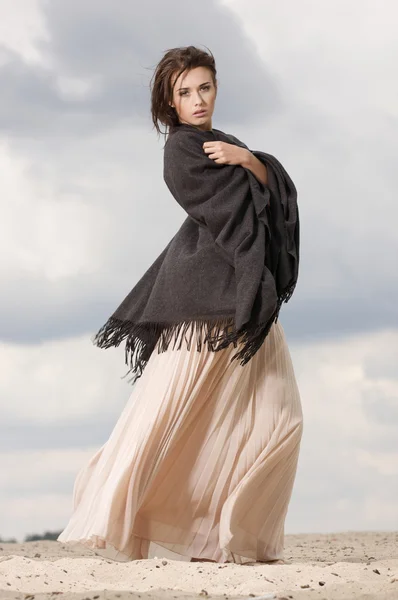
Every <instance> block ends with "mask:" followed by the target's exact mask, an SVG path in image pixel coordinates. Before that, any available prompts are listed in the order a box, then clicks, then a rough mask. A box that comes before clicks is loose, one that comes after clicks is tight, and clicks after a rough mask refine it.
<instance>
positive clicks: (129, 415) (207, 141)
mask: <svg viewBox="0 0 398 600" xmlns="http://www.w3.org/2000/svg"><path fill="white" fill-rule="evenodd" d="M154 77H155V80H154V84H153V87H152V117H153V121H154V124H155V127H156V128H157V130H158V132H159V131H160V129H159V126H158V122H159V121H160V122H161V123H163V124H166V125H167V126H168V127H169V133H168V138H167V141H166V144H165V147H164V179H165V182H166V184H167V186H168V188H169V190H170V191H171V193H172V195H173V196H174V198H175V199H176V200H177V202H179V203H180V205H181V206H182V207H183V208H184V210H185V211H186V212H187V218H186V220H185V221H184V223H183V224H182V226H181V228H180V229H179V231H178V232H177V234H176V235H175V236H174V237H173V239H172V240H171V241H170V242H169V244H168V245H167V246H166V248H165V249H164V250H163V251H162V253H161V254H160V255H159V256H158V258H157V259H156V260H155V262H154V263H153V264H152V265H151V267H150V268H149V269H148V270H147V272H146V273H145V274H144V275H143V277H142V278H141V280H140V281H139V282H138V283H137V284H136V286H134V288H133V289H132V290H131V292H130V293H129V294H128V295H127V297H126V298H125V300H124V301H123V302H122V303H121V305H120V306H119V308H118V309H117V310H116V311H115V312H114V313H113V315H112V316H111V317H110V318H109V319H108V321H107V322H106V324H105V325H104V326H103V327H102V328H101V329H100V331H99V332H98V333H97V334H96V337H95V339H94V341H95V343H96V344H97V345H98V346H99V347H102V348H107V347H109V346H112V345H114V346H116V345H118V344H120V343H121V341H123V340H126V361H127V362H130V367H131V368H130V372H132V373H133V375H134V378H133V380H134V383H135V382H137V383H136V384H135V386H134V388H133V392H132V394H131V397H130V399H129V401H128V403H127V404H126V406H125V408H124V410H123V412H122V414H121V416H120V417H119V420H118V422H117V423H116V425H115V427H114V430H113V431H112V433H111V435H110V438H109V440H108V441H107V442H106V443H105V444H104V445H103V446H102V447H101V448H100V449H99V450H98V451H97V453H96V454H95V455H94V456H93V457H92V458H91V459H90V461H89V463H88V464H87V465H86V466H85V467H84V468H82V469H81V470H80V472H79V473H78V475H77V478H76V481H75V486H74V495H73V502H74V512H73V515H72V517H71V519H70V521H69V523H68V525H67V527H66V528H65V530H64V531H63V532H62V533H61V534H60V536H59V537H58V540H59V541H62V542H68V543H74V542H81V543H83V544H85V545H86V546H88V547H90V548H95V549H101V551H102V552H104V553H105V552H106V555H107V556H111V557H113V558H116V559H120V560H136V559H141V558H147V557H148V552H149V548H150V544H151V543H155V544H156V545H157V546H158V547H160V548H164V549H167V550H168V551H171V552H174V553H176V554H175V556H176V557H180V559H182V560H192V561H213V562H220V563H224V562H235V563H240V564H256V562H283V544H284V521H285V517H286V513H287V509H288V504H289V501H290V497H291V493H292V489H293V483H294V479H295V475H296V469H297V462H298V455H299V447H300V441H301V436H302V426H303V421H302V409H301V402H300V396H299V391H298V388H297V384H296V379H295V374H294V370H293V366H292V362H291V357H290V354H289V350H288V347H287V344H286V340H285V335H284V331H283V328H282V325H281V324H280V322H279V321H278V315H279V310H280V308H281V304H282V302H287V301H288V299H289V298H290V297H291V295H292V293H293V290H294V288H295V285H296V281H297V276H298V262H299V221H298V210H297V205H296V190H295V187H294V184H293V182H292V181H291V179H290V177H289V175H288V174H287V173H286V171H285V170H284V168H283V167H282V165H281V164H280V163H279V161H277V159H275V158H274V157H273V156H271V155H269V154H266V153H264V152H260V151H250V150H249V149H248V147H247V146H246V145H245V144H244V143H242V142H240V140H238V139H237V138H235V137H234V136H232V135H228V134H225V133H224V132H222V131H220V130H218V129H214V128H212V114H213V111H214V108H215V100H216V96H217V80H216V69H215V64H214V59H213V57H212V55H210V54H207V53H206V52H203V51H201V50H199V49H197V48H195V47H193V46H189V47H187V48H175V49H172V50H169V51H168V52H167V53H166V54H165V56H164V57H163V58H162V60H161V61H160V62H159V64H158V66H157V68H156V72H155V76H154ZM199 111H200V112H199ZM172 342H173V343H172ZM195 346H196V347H195ZM236 349H237V352H236V353H235V354H234V350H236ZM238 359H239V360H240V362H239V361H238ZM137 380H138V381H137ZM157 554H159V552H157Z"/></svg>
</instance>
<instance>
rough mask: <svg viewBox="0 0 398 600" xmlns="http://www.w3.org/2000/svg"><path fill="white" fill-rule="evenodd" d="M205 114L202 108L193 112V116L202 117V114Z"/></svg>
mask: <svg viewBox="0 0 398 600" xmlns="http://www.w3.org/2000/svg"><path fill="white" fill-rule="evenodd" d="M205 114H206V111H205V110H202V111H201V112H199V113H194V114H193V116H194V117H203V115H205Z"/></svg>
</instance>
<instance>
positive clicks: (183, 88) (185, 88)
mask: <svg viewBox="0 0 398 600" xmlns="http://www.w3.org/2000/svg"><path fill="white" fill-rule="evenodd" d="M206 83H210V81H205V82H204V83H201V84H200V85H198V87H202V85H206ZM189 89H190V88H189V87H182V88H178V90H177V92H180V91H181V90H189Z"/></svg>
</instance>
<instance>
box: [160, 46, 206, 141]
mask: <svg viewBox="0 0 398 600" xmlns="http://www.w3.org/2000/svg"><path fill="white" fill-rule="evenodd" d="M196 67H207V68H209V69H210V71H211V74H212V79H213V83H214V85H216V74H217V71H216V65H215V61H214V56H213V54H212V53H211V51H210V50H209V54H208V53H207V52H204V51H203V50H200V49H199V48H196V47H195V46H185V47H181V48H171V49H170V50H167V51H166V53H165V54H164V56H163V58H162V59H161V60H160V61H159V63H158V65H157V66H156V69H155V72H154V74H153V77H152V79H151V114H152V121H153V124H154V126H155V128H156V130H157V132H158V134H161V133H162V134H164V135H165V136H166V135H167V134H168V131H169V130H170V129H171V128H173V127H174V126H176V125H177V124H178V123H179V121H178V114H177V111H176V109H175V108H174V107H172V106H170V104H169V102H171V101H172V100H173V91H174V85H175V83H176V81H177V79H178V77H179V76H180V75H181V73H183V72H184V71H185V70H191V69H195V68H196ZM177 71H178V73H177V75H176V77H175V80H174V85H173V86H172V85H171V78H172V75H173V74H174V73H176V72H177ZM159 122H160V123H162V125H165V126H166V128H167V127H168V128H169V129H168V130H167V129H166V131H161V130H160V127H159Z"/></svg>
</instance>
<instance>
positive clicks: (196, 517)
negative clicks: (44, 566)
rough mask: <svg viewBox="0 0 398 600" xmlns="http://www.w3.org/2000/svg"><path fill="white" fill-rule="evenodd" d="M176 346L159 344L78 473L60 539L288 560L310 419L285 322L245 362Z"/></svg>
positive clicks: (127, 553) (98, 546)
mask: <svg viewBox="0 0 398 600" xmlns="http://www.w3.org/2000/svg"><path fill="white" fill-rule="evenodd" d="M175 348H176V349H173V344H171V345H170V346H169V349H168V350H167V351H166V352H163V353H160V354H159V353H158V352H157V348H155V350H154V352H153V353H152V355H151V357H150V359H149V361H148V363H147V366H146V367H145V369H144V372H143V374H142V376H141V377H140V378H139V379H138V380H137V382H136V383H135V385H134V386H133V389H132V393H131V396H130V398H129V400H128V402H127V403H126V406H125V407H124V409H123V411H122V413H121V415H120V417H119V419H118V421H117V423H116V425H115V427H114V429H113V431H112V433H111V435H110V437H109V439H108V440H107V442H106V443H105V444H104V445H103V446H102V447H101V448H100V449H99V450H98V451H97V452H96V453H95V454H94V456H92V458H91V459H90V460H89V461H88V463H87V464H86V465H85V466H83V467H82V469H81V470H80V471H79V472H78V474H77V477H76V480H75V485H74V490H73V512H72V515H71V518H70V520H69V523H68V524H67V526H66V528H65V529H64V530H63V532H62V533H61V534H60V535H59V537H58V540H59V541H60V542H64V543H73V544H74V543H77V542H79V543H81V544H83V545H85V546H86V547H89V548H92V549H95V550H99V551H100V554H101V551H102V554H103V555H105V556H108V557H109V558H113V559H115V560H137V559H143V558H149V557H150V548H151V544H152V545H155V547H156V548H157V549H159V548H160V549H164V550H165V551H166V552H168V553H167V554H166V555H167V556H168V557H170V555H172V554H170V553H175V557H181V558H180V559H181V560H190V559H191V558H199V559H208V560H213V561H216V562H221V563H224V562H235V563H241V564H242V563H245V562H249V561H269V560H278V559H283V546H284V522H285V517H286V513H287V509H288V504H289V501H290V497H291V494H292V489H293V484H294V479H295V475H296V470H297V462H298V456H299V447H300V441H301V436H302V428H303V419H302V407H301V401H300V395H299V390H298V387H297V383H296V378H295V374H294V370H293V365H292V361H291V357H290V353H289V350H288V346H287V344H286V339H285V335H284V331H283V328H282V325H281V323H280V321H278V322H277V323H274V324H273V326H272V328H271V331H270V333H269V334H268V336H267V337H266V339H265V341H264V343H263V345H262V346H261V348H260V349H259V350H258V351H257V353H256V354H255V355H254V357H253V358H252V359H251V360H250V361H249V362H248V363H246V364H245V365H244V366H243V367H242V366H241V365H240V364H239V362H238V361H237V360H233V361H232V363H231V362H230V359H231V357H232V355H233V354H235V352H237V350H238V348H234V346H233V345H232V344H231V345H230V346H229V347H228V348H226V349H224V350H221V351H219V352H211V351H209V350H207V348H206V346H205V347H202V350H201V352H198V351H197V349H196V346H195V344H194V343H193V344H192V345H191V348H190V350H187V348H186V346H185V344H184V343H183V344H182V347H181V349H177V348H178V344H176V346H175ZM156 555H157V556H158V557H160V556H161V552H159V551H157V552H156ZM172 556H173V555H172Z"/></svg>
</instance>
